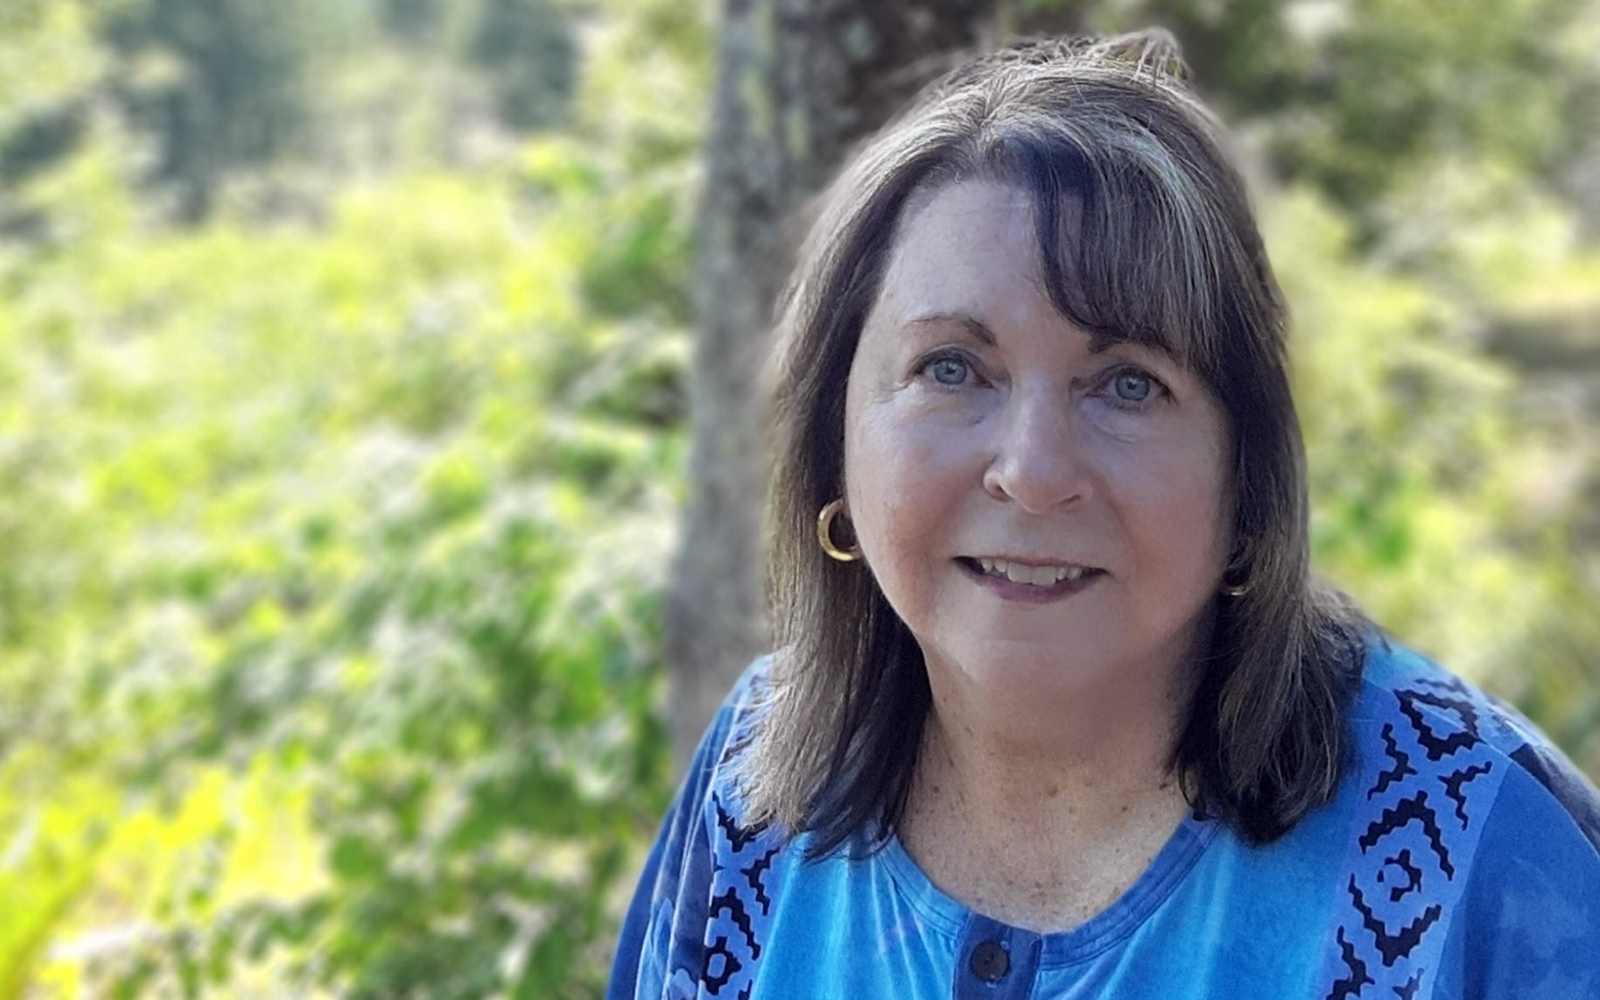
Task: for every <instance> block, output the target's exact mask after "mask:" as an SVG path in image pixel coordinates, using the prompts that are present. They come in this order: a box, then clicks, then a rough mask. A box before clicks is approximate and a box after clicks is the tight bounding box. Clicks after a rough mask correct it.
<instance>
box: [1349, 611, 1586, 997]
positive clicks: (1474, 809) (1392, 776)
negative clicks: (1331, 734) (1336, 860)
mask: <svg viewBox="0 0 1600 1000" xmlns="http://www.w3.org/2000/svg"><path fill="white" fill-rule="evenodd" d="M1350 720H1351V723H1352V728H1353V730H1354V735H1355V749H1356V754H1355V756H1356V759H1355V761H1354V763H1353V766H1352V768H1351V771H1350V772H1349V774H1348V776H1347V778H1346V782H1347V784H1346V785H1345V787H1344V789H1343V792H1342V794H1341V796H1340V800H1339V801H1340V803H1341V804H1340V805H1336V806H1335V807H1334V810H1335V814H1336V815H1337V814H1340V813H1342V815H1338V816H1337V819H1335V820H1334V823H1333V826H1332V827H1327V828H1325V829H1327V830H1328V832H1330V833H1332V832H1333V831H1334V830H1336V829H1344V830H1346V831H1347V832H1346V834H1345V844H1346V850H1345V851H1344V852H1343V853H1344V855H1345V860H1344V861H1343V862H1342V863H1341V864H1340V865H1339V870H1338V876H1339V877H1338V879H1337V889H1336V891H1337V898H1338V903H1337V904H1336V907H1335V910H1336V912H1335V914H1334V916H1335V918H1336V920H1337V923H1338V927H1337V928H1336V933H1335V935H1334V938H1335V940H1337V942H1338V943H1339V945H1340V947H1341V949H1342V951H1341V954H1340V956H1339V962H1338V968H1339V970H1340V974H1341V975H1342V976H1344V977H1346V978H1347V979H1348V980H1349V981H1351V982H1357V981H1362V980H1367V981H1374V982H1376V983H1378V984H1380V985H1382V984H1387V985H1390V986H1393V987H1394V988H1395V989H1396V990H1397V991H1399V994H1398V995H1402V996H1404V995H1410V994H1409V993H1406V992H1404V991H1405V990H1407V989H1408V988H1409V989H1413V990H1414V989H1415V988H1416V986H1417V984H1419V983H1422V982H1424V981H1428V982H1431V983H1433V986H1432V987H1430V988H1431V989H1432V990H1434V992H1433V993H1432V994H1431V995H1434V996H1455V995H1461V994H1460V993H1459V992H1457V991H1459V990H1467V991H1468V992H1471V993H1472V994H1473V995H1482V996H1490V997H1511V996H1521V995H1529V994H1538V995H1544V994H1542V993H1539V991H1538V990H1537V989H1535V986H1536V985H1537V984H1538V983H1539V982H1540V981H1541V980H1540V977H1541V976H1543V975H1544V974H1545V973H1546V972H1547V971H1548V970H1549V969H1550V968H1551V966H1550V965H1548V964H1547V963H1546V964H1541V962H1540V959H1539V956H1540V955H1544V956H1546V957H1547V958H1549V959H1552V960H1556V961H1557V962H1558V964H1559V965H1560V966H1561V968H1562V969H1563V970H1564V971H1566V972H1571V973H1573V974H1577V975H1594V976H1596V977H1597V978H1596V982H1597V983H1600V956H1597V955H1595V954H1590V953H1588V952H1585V951H1584V950H1583V949H1584V948H1585V947H1587V945H1582V946H1580V941H1587V940H1589V939H1590V938H1592V936H1593V935H1594V934H1597V933H1600V794H1597V793H1596V791H1595V788H1594V786H1593V785H1592V784H1591V783H1590V782H1589V781H1588V779H1586V778H1585V777H1584V776H1583V774H1582V773H1581V772H1580V771H1579V770H1578V768H1577V767H1575V766H1574V765H1573V764H1572V762H1571V761H1570V760H1568V759H1567V758H1566V756H1565V755H1563V754H1562V753H1561V752H1560V750H1558V749H1557V748H1556V747H1555V746H1554V745H1553V744H1552V743H1551V742H1550V741H1549V739H1548V738H1546V737H1545V736H1544V734H1543V733H1541V732H1540V731H1539V730H1538V728H1537V727H1536V726H1534V725H1533V724H1532V723H1530V722H1529V721H1528V720H1527V719H1525V718H1523V717H1522V716H1521V715H1520V714H1519V713H1518V712H1517V711H1516V710H1515V709H1513V708H1512V707H1510V706H1509V705H1507V704H1505V703H1504V702H1503V701H1500V700H1499V699H1497V698H1495V697H1494V696H1492V695H1490V694H1488V693H1486V692H1485V691H1483V690H1482V689H1481V688H1480V687H1478V686H1477V685H1475V684H1472V683H1470V682H1469V681H1467V680H1465V679H1463V678H1461V677H1459V676H1457V675H1455V674H1453V673H1451V672H1450V671H1448V670H1446V669H1445V668H1443V667H1441V666H1440V665H1439V664H1437V663H1435V662H1434V661H1432V660H1431V659H1429V658H1428V657H1426V656H1423V655H1421V654H1420V653H1418V652H1416V651H1415V650H1412V649H1409V648H1407V647H1406V646H1403V645H1401V644H1399V643H1397V642H1394V641H1392V640H1387V641H1385V640H1375V641H1374V642H1373V644H1372V646H1371V647H1370V650H1369V655H1368V658H1367V664H1366V669H1365V671H1364V676H1363V682H1362V687H1361V690H1360V692H1359V694H1358V695H1357V697H1356V699H1355V702H1354V704H1353V706H1352V710H1351V713H1350ZM1330 818H1333V817H1330ZM1539 914H1544V916H1543V917H1541V916H1539ZM1423 995H1430V994H1428V993H1426V992H1424V994H1423Z"/></svg>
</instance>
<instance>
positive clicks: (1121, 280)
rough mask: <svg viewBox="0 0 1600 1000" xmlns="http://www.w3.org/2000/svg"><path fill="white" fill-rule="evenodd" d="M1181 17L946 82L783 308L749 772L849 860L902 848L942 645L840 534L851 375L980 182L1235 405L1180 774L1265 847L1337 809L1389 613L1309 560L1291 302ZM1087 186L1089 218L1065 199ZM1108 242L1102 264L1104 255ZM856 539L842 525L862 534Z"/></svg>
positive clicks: (753, 796)
mask: <svg viewBox="0 0 1600 1000" xmlns="http://www.w3.org/2000/svg"><path fill="white" fill-rule="evenodd" d="M1186 75H1187V74H1186V70H1185V67H1184V65H1183V62H1182V58H1181V55H1180V54H1179V51H1178V48H1177V45H1176V43H1175V42H1174V41H1173V40H1172V38H1171V36H1170V35H1168V34H1166V33H1165V32H1162V31H1150V32H1143V33H1139V34H1134V35H1125V36H1119V37H1115V38H1107V39H1079V40H1072V41H1057V40H1046V41H1030V42H1026V43H1022V44H1018V45H1013V46H1010V47H1007V48H1004V49H1002V50H1000V51H996V52H992V53H990V54H987V55H984V56H981V57H979V58H978V59H976V60H974V61H972V62H970V63H968V64H966V65H964V66H961V67H960V68H958V69H956V70H954V71H953V72H951V73H949V74H948V75H946V76H945V77H943V78H941V79H939V80H937V81H935V82H934V83H932V84H931V85H929V86H928V87H927V88H926V89H925V90H924V91H923V92H922V93H921V94H920V95H919V96H918V97H917V98H916V99H915V100H914V101H913V102H912V104H911V105H910V107H909V108H908V109H907V110H906V111H905V112H903V113H902V115H901V116H900V117H899V118H898V119H897V120H896V121H894V122H893V123H891V124H890V125H889V126H887V127H886V128H885V129H884V130H883V131H881V132H880V133H879V134H878V135H877V136H875V137H874V138H872V139H871V140H870V141H869V142H868V143H867V144H866V145H865V146H864V147H863V148H861V149H860V151H859V152H858V153H857V154H856V155H855V156H854V158H853V159H852V160H851V161H850V163H849V164H848V165H847V166H846V167H845V168H844V170H843V171H842V173H841V174H840V175H839V176H838V178H837V180H836V181H835V182H834V183H833V184H832V185H831V186H830V187H829V188H828V189H827V190H826V191H825V192H824V193H823V194H822V196H821V198H820V202H819V206H820V207H819V210H818V214H817V215H816V222H815V223H814V225H813V227H812V229H811V231H810V234H809V236H808V237H807V239H806V241H805V243H804V244H803V245H802V247H801V250H800V255H799V260H798V263H797V265H796V267H795V270H794V272H793V274H792V276H791V278H790V282H789V284H788V286H787V287H786V288H785V291H784V294H783V297H782V298H781V299H780V300H779V311H778V316H779V326H778V340H777V344H776V352H775V354H774V359H773V360H774V368H773V369H772V371H771V373H770V374H769V379H770V383H769V384H770V389H771V407H772V412H771V417H772V427H773V431H774V434H775V441H774V449H773V459H772V460H773V468H772V475H771V494H770V499H769V506H768V529H769V531H770V534H771V542H770V549H769V577H768V584H769V599H770V603H771V611H772V617H773V627H774V633H775V639H776V641H777V647H778V653H777V654H776V656H775V660H774V664H773V668H772V678H771V679H772V684H771V686H770V688H769V689H768V691H769V694H768V696H767V698H768V701H767V704H766V705H765V707H764V711H763V713H762V715H761V717H760V722H759V728H758V730H757V731H756V734H755V735H756V736H757V738H756V739H754V740H753V741H752V742H751V743H750V744H749V748H748V749H749V752H748V753H746V754H745V755H744V756H743V759H742V760H741V763H740V774H741V783H742V786H743V789H744V793H745V799H746V804H747V806H748V808H749V809H750V811H751V814H752V815H751V818H752V819H754V820H764V821H774V822H777V823H780V824H781V825H783V826H784V827H785V828H786V829H787V830H789V831H790V832H791V833H793V834H798V833H801V832H807V831H809V832H810V833H811V834H812V845H811V848H810V853H811V854H812V855H813V856H818V855H821V854H825V853H828V852H830V851H832V850H834V849H836V848H838V847H839V846H841V845H843V844H845V843H846V841H850V840H852V839H853V838H854V837H855V836H856V835H857V834H861V833H865V834H867V835H868V836H869V840H868V843H869V844H872V845H881V844H882V842H883V841H884V840H885V839H886V838H887V837H888V836H889V835H890V834H891V833H892V832H893V831H894V830H895V829H896V827H897V825H898V823H899V821H900V818H901V815H902V813H903V811H904V808H905V802H906V797H907V793H908V791H909V789H910V785H911V777H912V771H913V768H914V766H915V764H916V759H917V753H918V749H919V747H920V745H921V739H922V730H923V724H924V721H925V719H926V716H927V712H928V708H929V705H930V702H931V696H930V693H929V688H928V680H927V675H926V671H925V667H924V664H923V660H922V653H921V650H920V648H919V647H918V645H917V642H916V640H915V639H914V638H913V637H912V635H911V634H910V632H909V631H908V630H907V628H906V626H905V624H904V623H903V622H902V621H901V620H900V619H899V617H898V616H897V615H896V614H895V612H894V611H893V610H892V609H891V608H890V606H889V603H888V601H887V600H886V599H885V597H884V595H883V593H882V592H881V591H880V590H879V588H878V586H877V583H876V581H875V580H874V579H873V576H872V573H871V571H870V570H869V569H868V568H867V566H866V565H865V564H864V563H860V562H854V563H839V562H835V561H834V560H832V559H830V558H828V556H827V555H826V554H825V553H824V552H823V550H822V549H821V547H820V546H819V545H818V544H817V536H816V530H815V526H816V521H817V514H818V511H819V510H820V509H821V507H822V506H823V505H824V504H826V503H828V502H829V501H831V500H833V499H835V498H837V497H839V496H841V495H842V494H843V489H844V483H843V468H844V440H845V428H844V406H845V402H844V401H845V392H844V387H845V383H846V380H847V378H848V376H849V372H850V366H851V361H852V359H853V358H854V355H855V351H856V344H857V341H858V340H859V338H860V335H861V329H862V324H863V322H864V321H865V320H866V318H867V314H868V312H869V311H870V309H871V307H872V305H873V303H874V301H875V300H876V297H877V295H878V290H879V284H880V282H881V280H882V276H883V272H884V268H885V265H886V261H887V260H888V257H889V255H890V250H891V247H892V245H893V242H894V239H895V235H896V231H897V228H898V226H899V223H900V219H901V216H902V214H903V212H904V208H905V205H906V203H907V200H908V198H910V197H911V196H912V195H913V194H914V193H917V192H927V191H930V190H934V189H937V188H938V187H940V186H942V185H946V184H950V183H953V182H956V181H960V180H966V179H984V180H991V181H1000V182H1003V183H1007V184H1011V185H1015V186H1016V187H1018V188H1020V189H1022V190H1023V191H1025V192H1027V193H1028V194H1029V195H1031V198H1032V202H1033V207H1034V213H1033V214H1034V216H1035V219H1036V233H1037V238H1038V243H1039V251H1040V258H1041V264H1042V267H1043V277H1044V281H1045V284H1046V286H1047V288H1048V291H1049V296H1050V300H1051V302H1052V303H1053V304H1054V306H1055V308H1056V309H1058V310H1059V311H1060V312H1061V313H1062V315H1063V316H1065V317H1067V318H1068V319H1069V320H1071V321H1072V322H1073V323H1075V324H1076V325H1077V326H1079V327H1080V328H1082V329H1084V330H1087V331H1092V332H1094V333H1096V334H1099V335H1105V336H1109V337H1110V338H1112V339H1116V340H1122V339H1126V340H1133V341H1137V342H1140V343H1144V344H1149V345H1152V346H1156V347H1159V348H1160V349H1162V350H1164V351H1166V352H1168V353H1170V354H1171V355H1172V356H1173V357H1174V358H1176V359H1177V360H1178V361H1179V362H1180V363H1182V364H1184V365H1185V366H1186V367H1187V368H1189V369H1190V370H1191V371H1193V372H1194V373H1196V374H1197V375H1198V376H1199V377H1200V378H1201V379H1202V380H1203V381H1204V382H1205V384H1206V385H1207V386H1208V388H1209V389H1210V391H1211V392H1213V393H1214V394H1215V395H1216V397H1217V399H1218V400H1219V401H1220V402H1221V404H1222V406H1223V408H1224V409H1225V410H1226V412H1227V414H1228V417H1229V419H1230V422H1231V424H1232V428H1233V436H1234V441H1235V442H1236V449H1235V458H1234V468H1233V490H1232V495H1233V498H1234V503H1235V512H1234V537H1235V539H1236V544H1235V551H1234V558H1233V560H1232V562H1231V564H1230V567H1229V569H1228V571H1227V573H1226V579H1227V581H1228V582H1229V583H1230V584H1235V585H1238V584H1243V585H1245V586H1247V587H1248V589H1247V590H1246V591H1245V592H1244V593H1243V594H1242V595H1240V596H1224V595H1220V594H1219V595H1218V597H1217V599H1216V607H1215V614H1214V622H1213V626H1212V628H1211V630H1210V646H1209V648H1208V649H1204V650H1201V651H1200V653H1199V655H1198V657H1197V660H1196V663H1195V665H1194V669H1196V670H1198V671H1199V672H1200V676H1199V677H1198V678H1197V679H1196V682H1195V688H1194V690H1195V694H1194V695H1193V698H1192V701H1191V703H1190V705H1189V710H1188V716H1187V719H1186V721H1185V722H1184V724H1183V726H1182V729H1181V732H1180V733H1179V734H1178V738H1177V741H1176V743H1175V745H1174V747H1173V750H1172V758H1171V763H1172V766H1173V768H1174V770H1175V771H1176V772H1177V773H1178V775H1179V776H1180V778H1181V780H1182V785H1183V788H1184V791H1185V794H1186V795H1187V797H1188V799H1189V801H1190V803H1191V804H1192V805H1193V806H1194V807H1195V808H1196V809H1197V810H1200V811H1202V812H1205V813H1209V814H1212V815H1216V816H1219V817H1221V818H1222V819H1223V820H1224V821H1226V822H1228V823H1230V824H1232V825H1233V826H1234V827H1235V828H1236V829H1237V830H1238V831H1239V832H1240V833H1241V834H1242V835H1243V836H1244V837H1245V838H1247V839H1248V840H1250V841H1252V842H1265V841H1269V840H1272V839H1273V838H1275V837H1277V836H1279V835H1281V834H1282V833H1284V832H1285V831H1286V830H1288V829H1289V828H1290V827H1291V826H1292V825H1293V824H1294V823H1295V822H1296V821H1298V820H1299V819H1300V818H1301V817H1303V816H1304V815H1306V813H1307V812H1309V811H1310V810H1312V809H1314V808H1316V807H1317V806H1319V805H1321V804H1323V803H1324V802H1326V801H1328V800H1329V799H1330V798H1331V797H1332V795H1333V793H1334V790H1335V788H1336V786H1337V785H1338V782H1339V779H1340V777H1341V775H1342V773H1343V772H1344V770H1345V766H1346V763H1347V760H1346V758H1347V755H1348V754H1349V752H1350V751H1349V746H1350V740H1349V737H1348V736H1347V733H1346V724H1345V720H1344V708H1345V705H1346V703H1347V702H1348V699H1349V695H1350V693H1351V691H1352V690H1353V688H1354V685H1355V683H1356V681H1357V679H1358V678H1359V676H1360V671H1361V668H1362V664H1363V661H1364V652H1363V651H1364V648H1365V647H1364V641H1365V632H1364V629H1365V624H1364V621H1363V619H1362V618H1361V616H1360V615H1359V613H1358V612H1357V611H1355V609H1354V608H1353V607H1352V606H1351V605H1350V604H1349V603H1348V601H1346V600H1345V599H1344V598H1343V597H1342V596H1341V595H1338V594H1337V593H1336V592H1334V591H1332V590H1330V589H1325V588H1323V587H1322V586H1321V585H1319V584H1317V583H1316V582H1315V581H1314V580H1313V578H1312V576H1311V573H1310V568H1309V544H1308V534H1307V503H1306V474H1305V459H1304V450H1303V445H1302V443H1301V438H1300V428H1299V422H1298V420H1297V419H1296V416H1295V411H1294V403H1293V401H1292V399H1291V398H1290V393H1289V382H1288V374H1287V371H1286V357H1285V346H1284V328H1285V320H1286V317H1285V309H1284V305H1283V302H1282V300H1281V297H1280V295H1279V292H1278V289H1277V285H1276V283H1275V281H1274V279H1273V277H1272V272H1271V269H1270V267H1269V265H1268V263H1267V258H1266V253H1265V250H1264V248H1263V246H1262V243H1261V237H1260V234H1259V233H1258V232H1257V229H1256V225H1255V220H1254V217H1253V215H1252V213H1251V210H1250V206H1249V202H1248V200H1247V196H1246V193H1245V190H1244V184H1243V182H1242V180H1241V179H1240V177H1239V175H1238V173H1237V171H1236V170H1235V168H1234V167H1233V165H1232V164H1231V162H1230V160H1229V158H1228V155H1227V153H1226V151H1225V146H1226V141H1225V139H1224V137H1223V133H1222V130H1221V127H1220V126H1219V125H1218V123H1217V122H1216V120H1215V119H1214V118H1213V117H1212V115H1211V114H1210V113H1209V112H1208V111H1207V110H1206V108H1205V107H1204V106H1202V105H1201V104H1200V102H1199V100H1198V99H1197V98H1196V97H1195V95H1194V94H1193V93H1192V92H1191V90H1190V89H1189V87H1188V85H1187V82H1186ZM1069 198H1076V199H1078V200H1079V202H1080V203H1081V218H1079V219H1075V220H1074V221H1076V223H1077V224H1076V225H1075V226H1073V225H1069V224H1068V221H1067V220H1068V219H1069V218H1072V217H1070V216H1068V215H1067V214H1066V213H1064V212H1063V210H1062V209H1063V202H1064V201H1065V200H1066V199H1069ZM1090 247H1092V248H1093V252H1092V253H1090V252H1085V251H1084V250H1083V248H1090ZM839 530H840V529H839V528H838V527H836V528H835V531H836V532H837V531H839Z"/></svg>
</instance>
